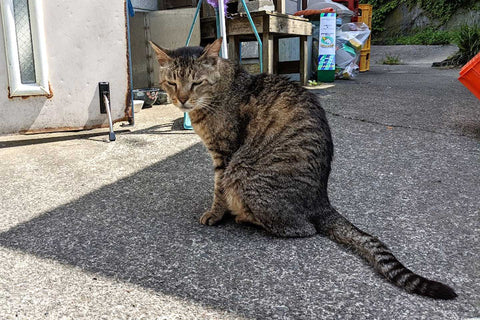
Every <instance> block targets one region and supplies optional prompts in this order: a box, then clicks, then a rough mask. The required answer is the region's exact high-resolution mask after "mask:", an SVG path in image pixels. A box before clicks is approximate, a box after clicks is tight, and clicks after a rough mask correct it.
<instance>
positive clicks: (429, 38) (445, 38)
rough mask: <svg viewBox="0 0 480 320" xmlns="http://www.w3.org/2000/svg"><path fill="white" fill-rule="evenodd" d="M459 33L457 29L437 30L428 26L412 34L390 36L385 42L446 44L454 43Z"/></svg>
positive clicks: (389, 43)
mask: <svg viewBox="0 0 480 320" xmlns="http://www.w3.org/2000/svg"><path fill="white" fill-rule="evenodd" d="M457 33H458V32H455V31H445V30H435V29H433V28H426V29H423V30H418V31H417V32H416V33H415V34H413V35H411V36H402V37H398V38H390V39H387V40H385V41H384V42H385V44H387V45H394V44H404V45H414V44H417V45H435V44H440V45H445V44H450V43H453V42H454V40H455V39H456V38H457Z"/></svg>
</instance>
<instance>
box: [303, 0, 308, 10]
mask: <svg viewBox="0 0 480 320" xmlns="http://www.w3.org/2000/svg"><path fill="white" fill-rule="evenodd" d="M305 9H307V0H302V10H305Z"/></svg>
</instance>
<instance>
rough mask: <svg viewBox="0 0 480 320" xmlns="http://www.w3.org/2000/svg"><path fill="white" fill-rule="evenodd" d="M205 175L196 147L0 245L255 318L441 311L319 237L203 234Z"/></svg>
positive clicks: (227, 230) (225, 230) (222, 230)
mask: <svg viewBox="0 0 480 320" xmlns="http://www.w3.org/2000/svg"><path fill="white" fill-rule="evenodd" d="M211 171H212V170H211V165H210V158H209V156H208V155H207V153H206V152H205V149H204V148H203V146H201V145H199V144H197V145H194V146H193V147H191V148H189V149H187V150H185V151H182V152H180V153H178V154H176V155H174V156H172V157H170V158H167V159H165V160H163V161H160V162H158V163H156V164H154V165H152V166H150V167H148V168H146V169H144V170H142V171H139V172H137V173H135V174H134V175H132V176H130V177H127V178H125V179H122V180H119V181H118V182H116V183H114V184H111V185H108V186H105V187H103V188H101V189H99V190H97V191H94V192H92V193H90V194H87V195H85V196H83V197H82V198H80V199H78V200H76V201H74V202H71V203H69V204H66V205H64V206H61V207H58V208H56V209H54V210H52V211H50V212H47V213H45V214H44V215H42V216H40V217H38V218H35V219H33V220H31V221H29V222H27V223H24V224H21V225H19V226H17V227H14V228H12V229H11V230H9V231H7V232H4V233H2V234H0V245H1V246H4V247H8V248H12V249H17V250H21V251H24V252H27V253H31V254H34V255H37V256H40V257H44V258H48V259H53V260H56V261H60V262H61V263H64V264H68V265H73V266H76V267H80V268H82V269H84V270H88V271H91V272H93V273H98V274H102V275H106V276H110V277H114V278H116V279H120V280H122V281H127V282H131V283H134V284H137V285H140V286H142V287H145V288H151V289H153V290H155V291H158V292H161V293H163V294H169V295H174V296H177V297H182V298H186V299H189V300H193V301H196V302H200V303H202V304H204V305H208V306H211V307H214V308H217V309H222V310H229V311H233V312H236V313H237V314H240V315H244V316H247V317H254V318H258V319H272V318H289V319H318V318H320V317H321V318H331V317H334V316H341V317H342V318H343V319H348V318H355V319H360V318H362V315H363V316H365V315H366V317H369V316H372V315H374V314H377V315H380V317H382V316H383V317H385V318H388V316H389V314H390V313H392V312H393V313H394V314H395V312H397V315H400V314H403V315H406V316H408V315H410V316H414V315H415V314H416V312H418V311H419V310H418V309H419V305H416V303H417V302H418V303H420V304H425V305H427V307H426V309H424V307H422V309H423V311H425V312H427V313H429V312H431V311H432V310H434V309H435V308H436V307H438V306H441V305H442V304H441V303H440V302H437V301H433V300H429V299H426V298H422V297H417V296H412V295H408V294H406V293H404V292H402V291H401V290H399V289H397V288H395V287H393V286H392V285H390V284H388V283H387V282H386V281H384V280H383V279H381V278H380V277H378V276H377V275H376V274H374V272H373V271H372V270H371V269H370V267H368V266H366V265H365V264H364V263H362V261H361V260H360V259H359V258H357V257H355V256H353V255H351V254H350V253H348V252H346V251H344V250H341V249H340V248H339V247H338V246H337V245H335V244H333V243H331V242H329V241H327V240H326V239H324V238H321V237H314V238H307V239H277V238H272V237H270V236H268V235H267V234H265V233H264V232H263V231H262V230H260V229H257V228H255V227H250V226H239V225H236V224H234V223H233V222H232V221H227V222H226V223H224V224H222V225H221V226H218V227H204V226H201V225H200V224H199V223H198V217H199V216H200V214H201V213H202V212H203V211H204V210H206V209H207V208H208V207H209V206H210V201H211V190H212V187H213V181H212V177H211ZM345 261H348V263H345ZM93 276H94V275H92V277H93ZM382 308H383V309H382ZM382 310H383V311H382ZM342 315H343V316H342Z"/></svg>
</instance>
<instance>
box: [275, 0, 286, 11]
mask: <svg viewBox="0 0 480 320" xmlns="http://www.w3.org/2000/svg"><path fill="white" fill-rule="evenodd" d="M274 5H275V11H276V12H279V13H285V0H274Z"/></svg>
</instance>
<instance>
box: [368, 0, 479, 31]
mask: <svg viewBox="0 0 480 320" xmlns="http://www.w3.org/2000/svg"><path fill="white" fill-rule="evenodd" d="M477 2H478V0H360V3H369V4H371V5H372V6H373V17H372V31H373V32H382V31H385V28H384V27H383V25H384V23H385V19H386V18H387V16H388V15H389V14H390V13H391V12H392V11H393V10H395V9H396V8H397V7H398V6H399V5H400V4H406V5H407V6H410V7H413V6H415V5H417V4H418V5H419V6H420V7H421V8H422V9H423V10H424V11H425V13H426V15H427V16H429V17H430V18H432V19H435V20H438V21H439V22H440V23H441V24H442V23H445V22H447V21H448V20H450V18H451V17H452V15H453V14H454V13H455V12H456V11H457V10H458V9H460V8H469V7H470V8H471V7H472V6H473V5H475V4H476V3H477Z"/></svg>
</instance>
